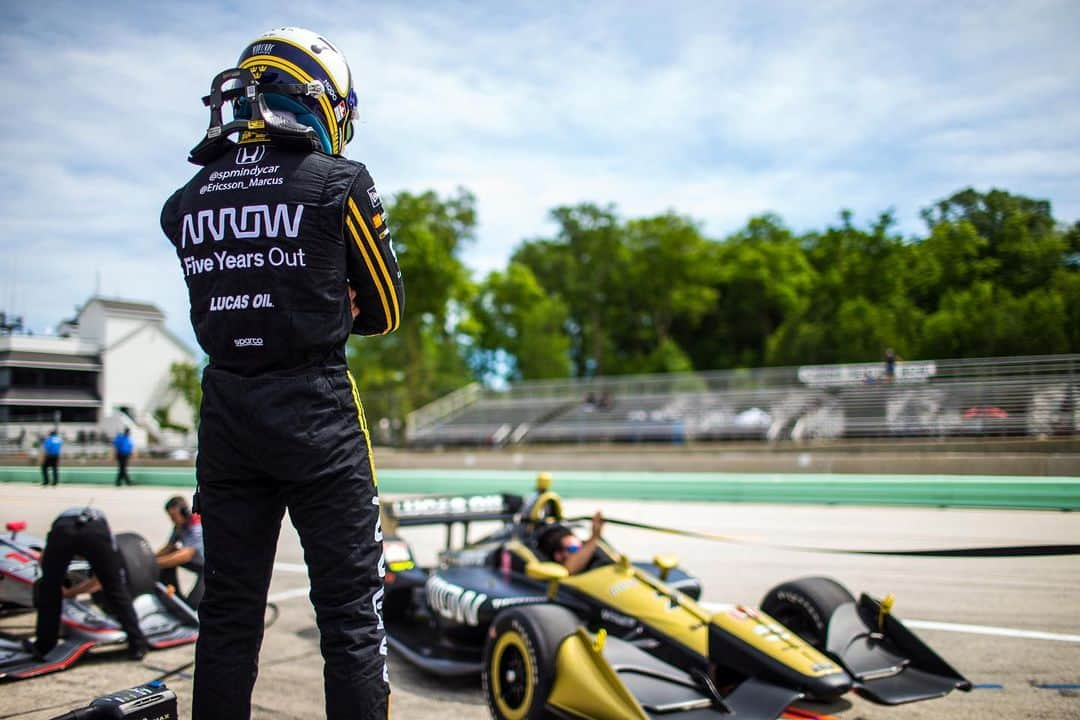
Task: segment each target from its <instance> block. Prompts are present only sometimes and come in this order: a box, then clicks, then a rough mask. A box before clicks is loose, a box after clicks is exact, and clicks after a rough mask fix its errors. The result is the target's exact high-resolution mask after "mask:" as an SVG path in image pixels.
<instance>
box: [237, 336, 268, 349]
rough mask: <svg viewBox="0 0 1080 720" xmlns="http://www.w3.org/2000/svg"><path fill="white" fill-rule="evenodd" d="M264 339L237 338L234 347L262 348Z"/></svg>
mask: <svg viewBox="0 0 1080 720" xmlns="http://www.w3.org/2000/svg"><path fill="white" fill-rule="evenodd" d="M262 344H263V339H262V338H236V339H235V340H233V345H235V346H236V347H238V348H242V347H262Z"/></svg>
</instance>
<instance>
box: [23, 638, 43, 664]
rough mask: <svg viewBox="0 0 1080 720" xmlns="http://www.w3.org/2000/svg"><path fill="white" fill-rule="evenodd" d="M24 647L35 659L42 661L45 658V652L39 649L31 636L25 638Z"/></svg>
mask: <svg viewBox="0 0 1080 720" xmlns="http://www.w3.org/2000/svg"><path fill="white" fill-rule="evenodd" d="M22 648H23V650H24V651H26V652H27V653H29V654H30V656H31V657H33V658H34V660H36V661H37V662H42V661H44V660H45V653H43V652H41V651H40V650H38V646H37V644H36V643H35V642H34V641H33V640H31V639H30V638H23V641H22Z"/></svg>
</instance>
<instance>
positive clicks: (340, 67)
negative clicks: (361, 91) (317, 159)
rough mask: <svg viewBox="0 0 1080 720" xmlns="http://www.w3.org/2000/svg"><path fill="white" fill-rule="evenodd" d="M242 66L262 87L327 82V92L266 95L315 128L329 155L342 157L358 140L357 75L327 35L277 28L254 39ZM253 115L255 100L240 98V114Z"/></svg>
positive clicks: (276, 107)
mask: <svg viewBox="0 0 1080 720" xmlns="http://www.w3.org/2000/svg"><path fill="white" fill-rule="evenodd" d="M237 65H238V66H239V67H240V68H241V69H243V70H247V71H248V72H250V73H251V75H252V76H253V77H254V79H255V80H256V81H257V82H258V83H259V84H260V85H268V86H294V87H295V86H311V84H312V83H319V84H321V85H322V91H321V92H313V93H305V94H283V93H275V92H267V93H265V94H264V95H263V98H264V99H265V102H266V105H267V106H268V107H269V109H270V110H271V111H277V112H287V113H291V114H292V115H293V116H294V117H295V118H296V122H297V123H299V124H301V125H306V126H308V127H310V128H312V129H313V130H314V131H315V133H316V135H317V136H318V139H319V141H320V143H321V145H322V150H323V151H324V152H325V153H327V154H329V155H340V154H341V153H342V151H343V150H344V148H345V145H346V143H348V142H349V141H350V140H352V138H353V121H354V120H355V119H356V116H357V110H356V92H355V91H354V90H353V85H352V73H351V72H350V71H349V63H348V62H346V60H345V56H344V55H343V54H342V53H341V51H340V50H338V49H337V48H336V47H335V46H334V45H333V43H331V42H330V41H329V40H327V39H326V38H324V37H322V36H321V35H319V34H318V33H315V32H312V31H311V30H305V29H303V28H295V27H282V28H276V29H274V30H270V31H269V32H266V33H263V34H262V35H260V36H259V37H257V38H255V39H254V40H252V41H251V42H250V43H248V45H247V47H245V48H244V50H243V52H241V53H240V59H239V60H238V61H237ZM250 114H251V108H250V104H249V100H248V99H247V98H239V99H237V100H236V101H235V103H234V115H235V116H236V117H237V118H244V117H249V116H250Z"/></svg>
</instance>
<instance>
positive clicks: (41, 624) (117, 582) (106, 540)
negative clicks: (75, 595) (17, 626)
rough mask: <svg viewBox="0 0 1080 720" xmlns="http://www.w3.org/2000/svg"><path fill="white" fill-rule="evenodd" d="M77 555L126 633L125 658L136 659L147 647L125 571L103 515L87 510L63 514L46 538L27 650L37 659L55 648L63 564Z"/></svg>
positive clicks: (63, 572) (84, 508)
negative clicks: (31, 640)
mask: <svg viewBox="0 0 1080 720" xmlns="http://www.w3.org/2000/svg"><path fill="white" fill-rule="evenodd" d="M76 555H80V556H82V557H84V558H86V560H87V561H88V562H89V563H90V568H91V569H92V570H93V571H94V575H95V576H96V578H97V580H98V582H100V583H101V588H102V591H103V592H104V593H105V599H106V601H107V602H108V605H109V608H110V610H112V612H114V613H115V614H116V616H117V618H118V619H119V620H120V625H121V626H122V627H123V628H124V632H126V633H127V637H128V656H129V657H131V658H132V659H134V660H139V659H141V658H142V657H143V656H144V655H146V651H147V650H148V649H149V645H148V644H147V642H146V636H145V635H143V632H142V630H141V629H140V628H139V621H138V619H137V618H136V616H135V608H134V607H133V606H132V604H131V593H130V591H129V590H128V584H127V579H126V577H125V575H126V571H125V570H124V564H123V561H122V560H121V558H120V553H119V552H118V551H117V549H116V540H115V539H114V538H113V535H112V532H111V531H110V530H109V523H108V521H106V519H105V514H104V513H102V512H101V511H100V510H98V509H96V508H90V507H75V508H70V509H68V510H65V511H64V512H63V513H61V514H60V516H59V517H58V518H56V520H55V521H54V522H53V524H52V528H51V529H50V530H49V534H48V537H47V538H46V540H45V551H44V553H43V554H42V558H41V579H40V580H39V581H38V583H37V588H36V594H37V637H36V638H35V640H34V643H33V644H32V647H31V650H32V652H34V654H35V655H36V656H37V657H44V656H45V655H46V654H48V652H49V651H50V650H52V649H53V648H54V647H55V646H56V639H57V636H58V634H59V632H60V606H61V601H62V595H63V592H64V590H63V583H64V578H65V576H66V575H67V569H68V564H69V563H70V562H71V559H72V558H73V557H75V556H76Z"/></svg>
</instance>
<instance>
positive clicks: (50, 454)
mask: <svg viewBox="0 0 1080 720" xmlns="http://www.w3.org/2000/svg"><path fill="white" fill-rule="evenodd" d="M63 447H64V441H63V439H61V437H60V433H58V432H57V431H56V430H53V431H52V432H50V433H49V436H48V437H47V438H45V439H44V440H42V441H41V450H42V452H44V453H45V458H44V459H43V460H42V461H41V484H42V486H45V485H48V484H49V468H52V484H53V486H56V485H57V484H59V483H60V450H61V449H63Z"/></svg>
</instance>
